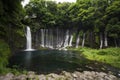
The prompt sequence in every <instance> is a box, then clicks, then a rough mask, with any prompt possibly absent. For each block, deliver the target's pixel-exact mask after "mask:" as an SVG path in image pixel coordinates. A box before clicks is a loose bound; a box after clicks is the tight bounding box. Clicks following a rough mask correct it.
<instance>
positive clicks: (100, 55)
mask: <svg viewBox="0 0 120 80" xmlns="http://www.w3.org/2000/svg"><path fill="white" fill-rule="evenodd" d="M71 49H73V50H76V51H79V52H80V53H81V54H83V55H84V56H85V57H86V58H87V59H90V60H95V61H99V62H103V63H107V64H110V65H112V66H114V67H117V68H120V48H106V49H91V48H86V47H85V48H80V47H79V48H77V49H75V48H71Z"/></svg>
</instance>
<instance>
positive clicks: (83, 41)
mask: <svg viewBox="0 0 120 80" xmlns="http://www.w3.org/2000/svg"><path fill="white" fill-rule="evenodd" d="M84 45H85V33H83V40H82V47H84Z"/></svg>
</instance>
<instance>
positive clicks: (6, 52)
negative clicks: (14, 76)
mask: <svg viewBox="0 0 120 80" xmlns="http://www.w3.org/2000/svg"><path fill="white" fill-rule="evenodd" d="M10 53H11V52H10V49H9V46H8V44H6V43H5V42H4V41H3V40H0V74H1V73H2V74H4V73H6V72H7V71H8V69H7V68H6V66H7V64H8V58H9V56H10Z"/></svg>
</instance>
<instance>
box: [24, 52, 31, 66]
mask: <svg viewBox="0 0 120 80" xmlns="http://www.w3.org/2000/svg"><path fill="white" fill-rule="evenodd" d="M31 55H32V52H31V51H26V54H25V60H24V61H25V62H23V63H24V65H25V67H26V68H30V64H31Z"/></svg>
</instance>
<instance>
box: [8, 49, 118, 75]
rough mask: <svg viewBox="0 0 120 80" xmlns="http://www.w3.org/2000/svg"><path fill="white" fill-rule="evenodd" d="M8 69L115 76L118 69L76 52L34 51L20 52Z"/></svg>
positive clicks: (15, 55)
mask: <svg viewBox="0 0 120 80" xmlns="http://www.w3.org/2000/svg"><path fill="white" fill-rule="evenodd" d="M9 63H10V64H9V67H11V68H18V69H22V70H28V71H35V72H36V73H51V72H56V73H60V72H61V71H63V70H66V71H75V70H77V71H104V72H108V71H111V72H113V73H115V74H117V73H118V71H119V70H118V69H116V68H113V67H111V66H109V65H106V64H103V63H99V62H96V61H90V60H87V59H85V58H84V57H83V56H82V55H81V54H80V53H78V52H76V51H62V50H61V51H60V50H36V51H21V52H18V53H16V54H14V55H13V56H11V58H10V60H9Z"/></svg>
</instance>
